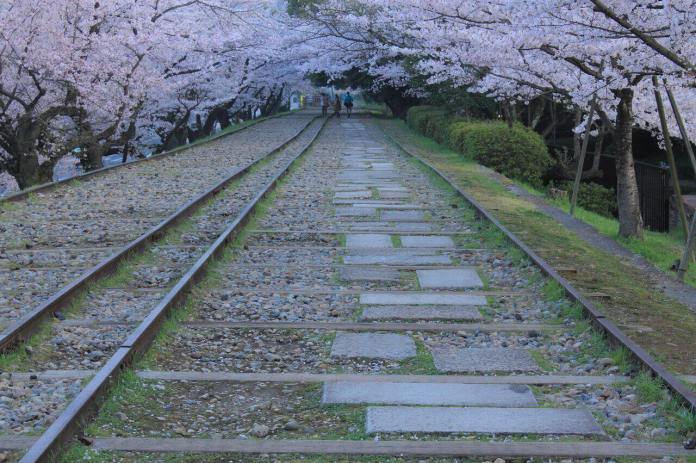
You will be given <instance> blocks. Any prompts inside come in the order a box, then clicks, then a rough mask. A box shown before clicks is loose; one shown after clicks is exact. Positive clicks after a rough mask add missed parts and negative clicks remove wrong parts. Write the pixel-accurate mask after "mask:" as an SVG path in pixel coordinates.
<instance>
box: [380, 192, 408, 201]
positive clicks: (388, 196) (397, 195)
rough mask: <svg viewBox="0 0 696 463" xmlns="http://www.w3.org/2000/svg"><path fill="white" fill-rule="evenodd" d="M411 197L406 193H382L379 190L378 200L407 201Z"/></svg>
mask: <svg viewBox="0 0 696 463" xmlns="http://www.w3.org/2000/svg"><path fill="white" fill-rule="evenodd" d="M410 196H411V195H410V194H409V193H408V192H406V191H384V190H379V197H380V199H407V198H409V197H410Z"/></svg>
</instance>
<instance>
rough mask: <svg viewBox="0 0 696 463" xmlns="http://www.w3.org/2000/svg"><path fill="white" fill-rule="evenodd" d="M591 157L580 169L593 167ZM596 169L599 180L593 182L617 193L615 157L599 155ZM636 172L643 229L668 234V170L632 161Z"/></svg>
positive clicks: (588, 157) (670, 191)
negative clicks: (599, 173)
mask: <svg viewBox="0 0 696 463" xmlns="http://www.w3.org/2000/svg"><path fill="white" fill-rule="evenodd" d="M592 158H593V156H592V153H588V156H587V158H586V159H585V165H584V166H583V169H584V170H588V169H590V168H591V167H592ZM599 168H600V169H601V170H602V177H601V178H596V179H593V181H595V182H597V183H599V184H600V185H603V186H605V187H608V188H614V189H615V190H616V160H615V158H614V156H612V155H609V154H602V156H601V157H600V162H599ZM635 170H636V181H637V183H638V194H639V195H640V212H641V215H642V216H643V222H644V224H645V226H646V227H647V228H649V229H650V230H654V231H659V232H666V231H669V229H670V207H671V197H672V195H673V191H672V185H671V182H670V180H671V175H670V171H669V168H668V167H666V166H665V167H662V166H656V165H654V164H648V163H646V162H641V161H635Z"/></svg>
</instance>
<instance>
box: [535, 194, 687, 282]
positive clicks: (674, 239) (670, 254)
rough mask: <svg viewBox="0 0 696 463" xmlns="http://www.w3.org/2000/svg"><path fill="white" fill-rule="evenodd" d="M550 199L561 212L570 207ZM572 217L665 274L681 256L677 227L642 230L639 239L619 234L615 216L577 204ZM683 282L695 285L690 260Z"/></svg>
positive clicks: (681, 240) (680, 237)
mask: <svg viewBox="0 0 696 463" xmlns="http://www.w3.org/2000/svg"><path fill="white" fill-rule="evenodd" d="M537 193H538V192H537ZM539 194H541V193H539ZM551 202H553V203H554V204H555V205H556V206H558V207H560V208H561V209H563V210H564V211H565V212H568V211H569V210H570V202H569V201H568V199H567V198H563V199H556V200H553V201H551ZM575 216H576V217H577V218H578V219H580V220H582V221H583V222H585V223H587V224H589V225H592V226H593V227H594V228H595V229H597V231H598V232H599V233H601V234H602V235H605V236H608V237H610V238H613V239H615V240H616V241H618V242H619V243H621V244H622V245H623V246H624V247H626V248H628V249H630V250H631V251H633V252H634V253H636V254H639V255H641V256H643V257H644V258H645V259H646V260H648V261H649V262H651V263H652V264H653V265H655V266H656V267H657V268H659V269H660V270H662V271H664V272H665V273H668V274H670V275H674V273H673V272H672V271H671V270H670V267H671V266H672V264H673V263H674V261H675V260H676V259H679V258H681V256H682V253H683V252H684V233H683V231H682V230H681V229H677V230H675V231H672V232H670V233H660V232H654V231H650V230H646V231H645V232H644V235H643V239H638V238H623V237H621V236H619V222H618V220H616V219H613V218H609V217H605V216H603V215H600V214H597V213H595V212H591V211H588V210H585V209H583V208H581V207H578V208H576V214H575ZM684 282H685V283H687V284H689V285H691V286H694V287H696V264H694V262H693V261H692V262H691V263H690V266H689V269H688V271H687V272H686V275H685V276H684Z"/></svg>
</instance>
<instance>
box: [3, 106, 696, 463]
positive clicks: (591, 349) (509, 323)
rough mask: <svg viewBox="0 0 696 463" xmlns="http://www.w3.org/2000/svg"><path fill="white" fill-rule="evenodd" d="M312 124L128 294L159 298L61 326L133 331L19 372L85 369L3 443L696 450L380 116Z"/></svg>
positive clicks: (605, 347) (522, 259)
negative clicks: (48, 419) (164, 267)
mask: <svg viewBox="0 0 696 463" xmlns="http://www.w3.org/2000/svg"><path fill="white" fill-rule="evenodd" d="M314 124H315V125H314V127H315V129H316V131H314V132H312V133H313V134H314V135H318V137H317V139H316V141H314V144H313V146H312V148H311V149H309V151H307V154H305V155H304V157H302V158H301V160H300V161H296V159H298V156H299V154H301V153H304V152H305V151H306V150H305V148H307V147H309V145H310V144H311V143H312V141H313V140H314V138H313V137H314V136H313V135H310V132H311V131H308V132H307V135H306V138H305V139H303V140H302V141H300V140H298V142H297V144H298V145H299V146H297V149H296V150H295V151H293V153H292V154H290V153H288V155H287V156H286V157H284V154H279V155H277V156H278V158H277V161H278V162H277V163H275V161H271V162H270V163H269V164H267V166H270V165H271V164H273V165H274V166H275V167H272V168H271V167H269V169H268V170H267V171H266V174H265V175H259V176H260V177H262V178H263V181H261V183H262V184H263V187H261V188H259V184H258V183H255V184H254V187H253V188H249V190H248V191H249V194H247V195H246V196H245V197H244V200H243V201H242V200H240V201H237V202H235V204H234V206H233V207H231V209H230V210H229V212H230V213H229V215H228V217H227V223H226V228H225V229H224V231H223V232H222V233H221V234H219V236H218V237H217V238H216V239H214V237H212V236H211V235H213V234H214V233H210V234H208V235H207V239H208V242H210V241H212V240H213V239H214V243H213V244H212V245H211V246H210V247H208V248H207V249H205V250H203V248H204V245H202V246H201V249H200V251H199V253H198V256H200V257H198V259H197V260H196V262H195V264H193V266H190V267H189V269H188V270H187V271H186V273H183V272H180V273H179V274H177V276H179V275H181V277H180V279H179V280H178V281H176V283H173V285H171V286H167V287H166V289H167V291H166V294H163V292H164V291H163V292H157V291H151V290H149V289H148V288H147V287H139V288H135V287H130V286H128V285H126V287H127V288H128V290H132V292H130V293H129V297H133V298H138V297H141V296H142V297H153V299H154V300H155V301H157V302H156V305H155V306H154V308H153V307H152V303H150V304H147V303H145V304H143V306H144V307H143V309H142V310H133V311H129V310H127V311H119V312H118V315H117V316H111V315H108V316H104V314H105V313H106V312H105V311H104V310H97V311H95V312H90V311H89V310H87V311H84V312H79V313H75V314H74V316H72V317H71V318H70V320H66V322H69V323H62V324H61V325H64V326H66V327H68V326H71V327H79V328H84V329H91V330H100V329H105V330H109V332H112V333H113V332H116V331H118V330H119V329H123V330H124V331H123V333H125V332H126V331H125V330H129V331H130V335H129V336H128V339H126V340H125V341H120V342H119V343H117V344H115V346H117V347H118V348H117V349H115V350H111V351H108V352H105V353H106V354H107V355H109V354H112V353H113V355H111V357H110V358H108V360H105V361H103V362H102V363H99V365H103V366H102V367H101V369H99V370H96V369H95V368H93V367H91V368H90V367H89V366H75V365H71V364H69V363H65V364H64V363H56V364H50V366H52V367H53V368H47V367H48V366H49V365H48V364H45V363H44V364H37V363H31V364H28V365H30V366H31V367H32V368H31V369H26V370H25V371H24V372H22V373H19V374H16V375H15V377H14V379H7V378H5V380H6V381H14V382H15V383H14V384H19V383H21V382H32V381H33V382H34V383H33V384H37V383H38V384H46V383H50V382H60V381H64V382H66V383H71V382H72V384H74V383H75V382H79V381H87V380H89V382H87V384H86V385H85V387H84V388H83V389H82V390H81V392H80V393H79V394H77V396H76V397H75V398H74V399H73V400H72V402H71V403H70V404H69V405H68V406H67V407H66V408H65V410H64V411H63V412H62V414H61V415H60V416H59V417H58V419H57V420H56V421H55V422H54V423H53V424H51V425H50V426H49V427H48V428H47V429H45V430H44V429H43V428H42V429H40V430H42V431H44V432H43V434H42V435H41V437H40V438H38V439H36V438H33V437H30V436H26V432H25V433H23V432H17V433H16V434H15V436H13V437H6V438H5V439H0V443H2V444H1V445H2V446H3V447H4V448H6V449H14V450H12V451H13V452H15V453H13V454H12V455H8V457H11V458H17V459H19V458H20V457H21V455H22V454H23V453H24V450H22V449H25V448H27V447H30V448H29V450H28V452H27V453H26V454H24V456H23V457H21V461H22V462H33V461H50V460H52V459H54V460H59V459H62V461H83V460H85V459H87V460H91V461H118V462H145V461H164V460H165V459H167V460H166V461H197V462H198V461H204V462H207V461H210V462H212V461H257V460H259V461H261V460H264V459H266V455H267V454H277V455H276V456H274V461H296V460H297V458H298V455H300V456H301V458H302V459H307V460H308V461H337V460H339V459H343V461H375V459H378V460H380V461H381V460H382V459H383V457H387V456H389V457H393V458H394V461H422V460H423V459H424V458H427V459H429V461H451V457H457V458H461V457H482V458H488V459H491V460H492V459H495V458H497V457H500V458H505V459H507V458H524V459H523V460H521V461H526V459H527V458H529V457H539V458H575V459H583V458H609V457H625V458H629V459H630V461H660V459H661V458H662V457H663V456H675V457H678V456H692V455H693V451H690V450H686V449H684V448H683V446H682V445H681V443H680V441H681V439H682V435H681V434H680V433H681V432H683V431H684V429H683V425H684V423H681V422H679V414H678V404H677V402H676V401H673V402H669V401H666V397H667V394H668V392H667V391H666V389H662V386H661V385H659V384H658V383H657V382H655V381H654V380H652V379H650V377H649V376H648V375H647V374H645V373H642V372H641V371H640V369H641V365H640V364H639V363H636V362H632V361H631V360H630V354H631V352H630V351H628V350H626V349H624V350H621V349H619V350H616V349H615V348H613V347H612V346H610V345H609V344H608V343H607V342H606V340H605V339H604V338H603V337H602V336H601V334H599V332H598V331H595V330H593V329H592V327H591V325H590V324H589V323H588V322H586V321H584V319H583V317H582V308H581V307H580V306H578V305H574V304H573V303H572V301H571V300H569V299H566V297H565V294H564V290H568V288H564V287H563V286H562V285H559V284H558V282H556V281H554V280H551V279H548V278H546V277H545V276H544V275H543V274H542V271H541V269H540V268H538V266H536V265H534V263H533V262H532V261H530V260H528V259H527V256H526V255H525V254H523V253H522V252H520V251H519V250H518V248H515V247H513V246H511V245H510V244H509V242H506V241H505V239H503V235H502V233H501V231H500V230H499V229H497V228H496V227H494V226H492V225H491V224H490V223H489V222H487V221H486V220H481V218H480V217H478V216H477V214H476V211H475V209H474V208H472V207H471V205H470V204H468V203H467V202H466V201H464V200H463V198H462V197H461V195H459V194H458V193H457V192H456V191H454V190H452V189H451V188H449V187H448V186H447V184H446V183H445V182H443V181H442V179H438V178H437V177H435V176H433V175H430V174H429V172H428V171H426V170H423V169H421V167H420V166H419V165H417V164H416V163H414V162H413V161H412V159H411V158H409V157H408V156H406V155H404V153H403V152H402V151H400V150H399V149H397V147H396V146H394V145H393V144H391V143H389V141H388V140H387V139H386V138H385V136H384V135H383V134H382V132H381V131H379V129H378V128H377V127H376V126H375V125H374V124H373V123H371V122H370V120H369V119H361V118H355V119H351V120H345V119H344V120H338V121H335V120H332V121H329V127H328V128H327V129H326V130H324V131H323V132H321V133H319V127H318V126H319V124H321V122H315V123H314ZM290 149H291V148H290ZM281 158H282V160H281ZM293 163H296V164H293ZM291 165H293V169H292V171H291V172H290V173H289V174H288V175H287V177H286V178H285V179H284V181H283V183H282V184H280V186H278V180H279V179H280V178H281V176H282V175H283V174H284V173H286V172H288V168H290V166H291ZM261 170H263V168H260V169H259V170H258V171H255V172H253V173H252V174H250V176H248V177H245V178H244V179H243V180H242V181H243V182H245V181H248V182H250V183H251V182H252V180H251V177H253V176H254V175H257V174H258V173H259V172H261ZM240 188H242V190H240ZM274 188H275V192H274V194H273V195H272V196H268V193H270V192H271V191H272V190H274ZM235 191H247V190H243V187H242V186H237V187H236V189H235ZM223 196H224V195H223ZM236 196H237V195H235V198H236ZM254 213H256V214H257V218H256V219H255V220H254V221H253V222H252V223H249V219H250V218H251V216H252V214H254ZM243 227H246V228H244V232H243V233H242V229H243ZM218 228H219V227H218ZM179 236H180V235H179ZM233 239H235V241H234V242H232V240H233ZM206 246H207V244H206ZM164 248H166V249H178V250H180V249H182V247H181V246H179V247H177V246H176V243H175V244H172V243H171V242H168V241H166V240H165V244H163V246H162V249H164ZM186 249H187V250H188V249H192V247H191V246H189V245H187V247H186ZM163 252H164V251H163ZM166 255H167V256H169V254H166ZM214 256H218V257H220V258H219V259H218V260H214V259H213V257H214ZM192 260H193V258H191V260H188V261H186V262H187V264H186V266H189V265H190V262H191V261H192ZM538 263H539V262H537V264H538ZM211 264H212V266H211ZM544 270H545V269H544ZM206 272H207V276H205V277H204V273H206ZM139 281H140V279H139ZM102 289H103V291H104V292H105V294H106V292H108V291H111V290H114V289H115V288H112V287H110V286H109V285H107V286H106V287H104V288H102ZM571 289H572V288H571ZM120 290H121V291H123V290H124V288H120ZM187 291H192V294H191V296H190V297H188V298H187V299H185V298H184V295H185V294H186V292H187ZM145 295H147V296H145ZM124 297H125V296H124V295H123V294H119V295H117V296H116V299H123V298H124ZM90 305H91V304H86V305H85V306H86V307H89V306H90ZM132 305H133V306H136V305H137V304H132ZM105 307H108V304H106V305H105ZM170 312H171V313H170ZM167 313H170V315H171V316H172V320H173V322H171V323H167V324H165V325H163V320H164V318H165V317H166V315H167ZM71 315H72V313H71ZM133 324H137V328H136V329H135V330H133ZM121 339H122V338H121ZM153 340H154V344H152V342H153ZM629 347H630V346H629ZM38 354H39V353H36V356H37V357H40V355H38ZM141 354H144V355H143V356H142V357H141V356H140V355H141ZM634 354H635V352H634ZM107 355H105V357H106V356H107ZM133 360H136V361H135V363H134V364H133V365H132V366H128V365H129V364H130V362H131V361H133ZM655 365H657V366H659V364H656V363H655ZM124 368H125V370H124ZM47 370H51V371H47ZM92 375H93V376H92ZM673 393H674V394H675V397H676V398H680V399H681V400H682V401H686V402H688V400H689V399H690V398H692V396H689V395H688V391H687V393H686V394H685V395H684V396H678V395H677V394H678V393H679V391H678V390H677V391H673ZM658 394H659V397H658ZM67 395H68V394H66V396H67ZM656 397H657V398H656ZM657 399H660V400H657ZM104 401H106V402H105V403H104ZM102 404H103V406H101V405H102ZM664 404H671V407H672V409H668V408H667V407H666V406H664ZM95 408H100V410H99V412H98V413H97V414H96V418H94V419H93V420H91V421H90V424H89V425H87V426H85V425H84V424H85V420H87V419H88V418H89V417H90V416H92V414H93V412H94V410H95ZM75 436H79V438H75ZM61 448H63V449H64V450H65V448H67V450H65V451H64V453H62V454H61V455H58V454H57V453H56V452H57V451H58V450H59V449H61ZM446 458H450V460H447V459H446ZM390 461H391V460H390Z"/></svg>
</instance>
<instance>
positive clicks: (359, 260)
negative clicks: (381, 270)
mask: <svg viewBox="0 0 696 463" xmlns="http://www.w3.org/2000/svg"><path fill="white" fill-rule="evenodd" d="M343 263H344V264H349V265H448V264H451V263H452V260H451V259H450V258H449V256H435V255H433V256H427V255H408V254H396V255H391V256H377V255H375V256H365V255H360V256H345V257H344V258H343Z"/></svg>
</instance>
